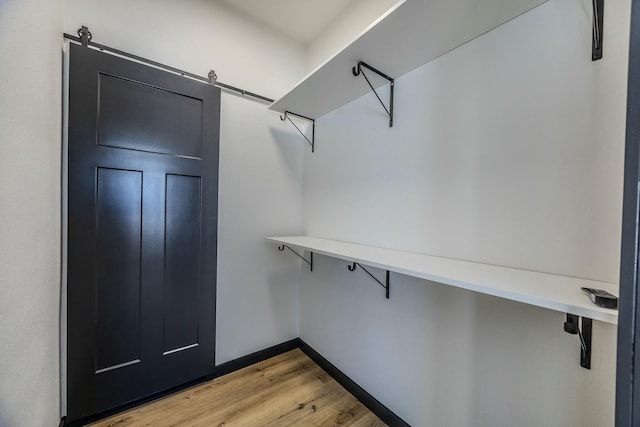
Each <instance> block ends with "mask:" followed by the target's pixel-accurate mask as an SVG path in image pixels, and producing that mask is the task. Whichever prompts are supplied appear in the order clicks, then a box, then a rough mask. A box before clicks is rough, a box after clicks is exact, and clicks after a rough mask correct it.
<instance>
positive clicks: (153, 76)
mask: <svg viewBox="0 0 640 427" xmlns="http://www.w3.org/2000/svg"><path fill="white" fill-rule="evenodd" d="M36 102H37V101H36ZM219 118H220V90H219V89H217V88H215V87H213V86H211V85H207V84H202V83H198V82H195V81H191V80H188V79H185V78H182V77H180V76H176V75H172V74H169V73H166V72H164V71H159V70H157V69H153V68H150V67H147V66H144V65H141V64H137V63H134V62H130V61H127V60H124V59H121V58H117V57H114V56H111V55H107V54H103V53H100V52H97V51H94V50H91V49H88V48H83V47H80V46H76V45H72V46H71V54H70V93H69V205H68V212H69V234H68V254H69V255H68V292H67V304H68V309H67V336H68V340H67V350H68V356H67V365H68V376H67V416H68V420H69V421H73V420H77V419H80V418H84V417H87V416H90V415H94V414H96V413H100V412H104V411H107V410H110V409H113V408H116V407H118V406H121V405H123V404H126V403H129V402H132V401H136V400H139V399H141V398H144V397H146V396H149V395H152V394H155V393H158V392H161V391H163V390H167V389H169V388H172V387H175V386H177V385H180V384H184V383H186V382H189V381H192V380H195V379H198V378H200V377H203V376H205V375H208V374H210V373H212V371H213V369H214V364H215V363H214V343H215V283H216V246H217V210H218V208H217V200H218V143H219Z"/></svg>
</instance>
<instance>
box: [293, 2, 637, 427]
mask: <svg viewBox="0 0 640 427" xmlns="http://www.w3.org/2000/svg"><path fill="white" fill-rule="evenodd" d="M629 3H630V2H629V1H628V0H611V1H608V2H607V5H606V11H605V33H604V39H605V46H604V59H603V60H601V61H599V62H596V63H592V62H591V2H590V1H587V0H580V1H564V0H551V1H549V2H548V3H546V4H544V5H542V6H540V7H538V8H536V9H534V10H533V11H531V12H529V13H527V14H525V15H523V16H521V17H519V18H516V19H514V20H512V21H510V22H508V23H507V24H505V25H503V26H501V27H499V28H497V29H496V30H494V31H491V32H489V33H487V34H485V35H483V36H481V37H479V38H477V39H475V40H473V41H472V42H470V43H468V44H466V45H464V46H462V47H460V48H459V49H456V50H454V51H452V52H450V53H448V54H446V55H444V56H442V57H440V58H438V59H437V60H435V61H433V62H431V63H429V64H427V65H425V66H423V67H420V68H418V69H417V70H414V71H412V72H411V73H408V74H407V75H405V76H402V77H401V78H398V79H397V80H396V85H395V89H396V98H395V117H394V127H393V128H391V129H389V128H388V127H387V125H388V122H387V120H386V118H385V114H384V111H383V110H382V108H381V107H380V105H379V104H378V101H377V100H376V99H375V97H374V96H373V94H367V95H365V96H364V97H362V98H360V99H358V100H356V101H354V102H352V103H350V104H348V105H347V106H345V107H343V108H340V109H338V110H336V111H334V112H332V113H330V114H328V115H326V116H324V117H323V118H321V119H319V120H318V121H317V123H316V153H315V154H308V153H305V159H304V161H305V164H304V227H305V231H306V233H307V234H309V235H312V236H318V237H326V238H333V239H339V240H345V241H353V242H358V243H364V244H370V245H374V246H382V247H389V248H396V249H404V250H408V251H415V252H421V253H427V254H434V255H440V256H446V257H452V258H459V259H465V260H473V261H480V262H485V263H491V264H498V265H506V266H512V267H518V268H524V269H531V270H536V271H545V272H551V273H557V274H566V275H571V276H576V277H586V278H591V279H599V280H606V281H611V282H617V280H618V263H619V245H620V221H621V199H622V169H623V147H624V125H625V107H626V105H625V100H626V69H627V57H626V55H627V49H628V32H629ZM370 61H371V62H372V64H374V65H375V61H374V60H373V59H371V60H370ZM382 99H386V97H385V96H383V97H382ZM316 265H317V267H316V266H314V272H313V273H308V272H306V270H305V269H303V270H302V271H303V279H302V281H303V284H302V288H301V305H300V312H301V320H300V330H301V337H302V338H303V339H304V340H305V341H307V342H308V343H309V344H310V345H311V346H313V347H314V348H315V349H316V350H318V351H319V352H320V353H321V354H323V355H324V356H325V357H327V358H328V359H329V360H331V361H332V362H333V363H335V364H336V365H337V366H338V368H340V369H342V370H343V371H344V372H345V373H346V374H347V375H349V376H350V377H351V378H353V379H354V380H355V381H356V382H358V383H359V384H361V385H362V386H363V387H364V388H365V389H367V390H368V391H369V392H371V393H372V394H373V395H374V396H376V397H377V398H379V399H380V400H381V401H382V402H383V403H385V404H386V405H388V406H389V407H390V408H391V409H392V410H394V411H396V413H398V414H399V415H400V416H401V417H403V418H404V419H405V420H407V421H408V422H409V423H411V424H412V425H437V426H471V425H473V426H512V425H518V426H542V425H544V426H594V427H601V426H607V425H613V414H614V384H615V333H616V330H615V327H613V326H611V325H605V324H601V323H599V322H596V324H595V326H594V328H595V332H594V351H595V353H594V356H593V368H592V370H590V371H587V370H584V369H582V368H580V366H579V363H578V362H579V357H578V355H579V344H578V340H577V338H576V337H575V336H571V335H568V334H565V333H564V332H563V330H562V322H563V320H564V316H563V314H562V313H556V312H552V311H548V310H544V309H539V308H534V307H529V306H526V305H522V304H519V303H515V302H508V301H503V300H500V299H497V298H492V297H487V296H480V295H477V294H474V293H471V292H467V291H463V290H458V289H450V288H447V287H444V286H442V285H438V284H434V283H430V282H425V281H420V280H415V279H410V278H407V277H404V276H401V275H392V277H391V282H392V290H391V293H392V296H391V300H390V301H387V300H385V299H384V294H383V292H382V291H381V289H380V288H379V286H378V285H377V284H375V283H374V282H372V281H371V279H369V278H368V277H367V276H366V274H363V273H362V272H355V273H350V272H348V271H347V269H346V264H345V263H344V262H340V261H336V260H333V259H329V258H324V257H317V262H316ZM376 273H377V274H379V275H380V276H381V275H382V272H376Z"/></svg>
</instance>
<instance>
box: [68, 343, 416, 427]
mask: <svg viewBox="0 0 640 427" xmlns="http://www.w3.org/2000/svg"><path fill="white" fill-rule="evenodd" d="M295 348H300V350H302V351H303V352H304V353H305V354H306V355H307V356H308V357H309V358H310V359H311V360H313V361H314V362H315V363H316V364H317V365H318V366H320V367H321V368H322V369H323V370H324V371H326V372H327V374H329V375H330V376H331V377H332V378H333V379H335V380H336V381H337V382H338V383H339V384H340V385H341V386H342V387H344V388H345V389H346V390H347V391H348V392H349V393H351V394H352V395H353V396H354V397H355V398H356V399H358V400H359V401H360V402H362V404H363V405H364V406H366V407H367V408H368V409H369V410H370V411H371V412H373V413H374V414H376V415H377V416H378V418H380V419H381V420H382V421H384V422H385V423H387V424H388V425H389V426H391V427H396V426H398V427H410V426H409V424H407V423H406V422H405V421H404V420H403V419H402V418H400V417H399V416H397V415H396V414H395V413H394V412H393V411H391V410H390V409H389V408H387V407H386V406H384V405H383V404H382V403H381V402H380V401H378V400H377V399H376V398H375V397H373V396H372V395H370V394H369V393H367V391H366V390H365V389H363V388H362V387H360V386H359V385H358V384H357V383H356V382H355V381H353V380H352V379H351V378H349V377H348V376H347V375H345V374H344V373H343V372H342V371H341V370H340V369H338V368H336V367H335V366H334V365H333V364H332V363H331V362H329V361H328V360H327V359H325V358H324V357H323V356H321V355H320V353H318V352H317V351H315V350H314V349H313V348H312V347H311V346H310V345H309V344H307V343H305V342H304V341H303V340H302V339H300V338H294V339H292V340H289V341H285V342H283V343H281V344H277V345H274V346H272V347H269V348H265V349H263V350H260V351H256V352H255V353H251V354H248V355H246V356H242V357H239V358H237V359H233V360H230V361H228V362H225V363H222V364H220V365H217V366H216V367H215V370H214V372H213V374H211V375H208V376H205V377H201V378H198V379H197V380H195V381H191V382H189V383H186V384H182V385H180V386H178V387H174V388H171V389H169V390H165V391H163V392H160V393H156V394H154V395H151V396H148V397H146V398H143V399H140V400H136V401H134V402H130V403H127V404H125V405H122V406H119V407H117V408H114V409H112V410H109V411H106V412H102V413H100V414H96V415H93V416H90V417H86V418H83V419H80V420H76V421H72V422H67V417H62V419H61V420H60V425H59V427H80V426H84V425H85V424H88V423H91V422H94V421H98V420H100V419H103V418H107V417H110V416H112V415H115V414H117V413H120V412H124V411H128V410H130V409H132V408H135V407H136V406H140V405H143V404H145V403H149V402H152V401H154V400H157V399H162V398H163V397H167V396H169V395H171V394H174V393H177V392H179V391H182V390H185V389H187V388H189V387H193V386H196V385H198V384H201V383H203V382H206V381H210V380H212V379H215V378H218V377H221V376H223V375H227V374H230V373H232V372H235V371H238V370H240V369H243V368H246V367H247V366H251V365H253V364H255V363H259V362H262V361H263V360H267V359H269V358H271V357H274V356H278V355H280V354H283V353H286V352H288V351H291V350H293V349H295Z"/></svg>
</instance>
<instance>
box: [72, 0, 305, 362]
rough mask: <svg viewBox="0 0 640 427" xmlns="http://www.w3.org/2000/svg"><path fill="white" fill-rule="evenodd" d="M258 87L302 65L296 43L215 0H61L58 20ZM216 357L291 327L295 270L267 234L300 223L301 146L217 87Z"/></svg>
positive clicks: (276, 85)
mask: <svg viewBox="0 0 640 427" xmlns="http://www.w3.org/2000/svg"><path fill="white" fill-rule="evenodd" d="M81 25H86V26H88V27H89V29H90V30H91V32H92V34H93V36H94V40H95V41H97V42H99V43H103V44H106V45H109V46H113V47H116V48H118V49H121V50H124V51H127V52H130V53H134V54H137V55H140V56H143V57H146V58H150V59H154V60H156V61H159V62H162V63H166V64H169V65H172V66H174V67H178V68H182V69H185V70H187V71H191V72H194V73H196V74H200V75H206V74H207V72H208V70H209V69H210V68H214V69H215V70H216V72H217V74H218V79H219V81H221V82H223V83H227V84H231V85H234V86H238V87H240V88H243V89H246V90H249V91H252V92H256V93H259V94H261V95H265V96H276V95H277V94H279V93H281V92H284V91H286V90H287V89H288V88H289V87H290V86H291V85H292V84H293V83H294V82H295V81H296V80H297V79H299V78H300V75H302V74H303V73H304V67H305V62H304V60H305V57H304V49H303V47H302V46H300V45H298V44H296V43H294V42H292V41H290V40H288V39H286V38H284V37H283V36H281V35H278V34H276V33H275V32H270V31H269V30H267V29H265V28H262V27H260V26H258V25H255V24H253V23H251V22H249V21H247V20H245V19H244V18H242V17H240V16H239V15H237V14H236V13H235V12H233V11H232V10H231V9H228V8H227V7H226V6H224V5H221V4H219V3H217V2H212V1H207V0H192V1H188V2H175V1H169V0H146V1H136V2H130V1H125V0H118V1H108V2H106V1H98V0H94V1H87V0H67V1H66V11H65V21H64V28H65V32H67V33H75V30H76V29H77V28H79V27H80V26H81ZM220 135H221V138H220V188H219V225H218V232H219V237H218V251H219V253H218V256H219V262H218V283H217V287H218V301H217V337H216V338H217V342H216V352H217V353H216V363H217V364H220V363H223V362H226V361H228V360H231V359H234V358H237V357H240V356H244V355H246V354H248V353H251V352H254V351H257V350H261V349H263V348H265V347H269V346H272V345H275V344H279V343H281V342H283V341H286V340H289V339H292V338H295V337H297V336H298V289H299V276H298V275H297V274H296V273H292V272H291V269H290V268H287V266H289V267H290V263H291V260H289V259H286V258H285V257H277V256H276V253H278V251H277V250H276V248H275V247H273V246H269V245H266V244H265V243H264V237H265V236H267V235H274V234H281V233H291V232H294V231H297V230H299V229H300V227H301V215H302V213H301V212H302V207H301V206H302V204H301V200H302V193H301V191H302V186H301V181H302V179H301V178H302V150H303V148H304V147H303V146H302V144H301V143H300V141H299V140H298V138H297V134H295V130H292V127H291V126H288V125H287V123H284V122H281V121H280V119H279V118H278V115H276V114H274V113H271V112H269V111H268V110H267V107H266V105H265V104H264V103H259V102H255V101H252V100H250V99H242V98H241V97H239V96H236V95H234V94H229V93H225V92H223V96H222V108H221V130H220Z"/></svg>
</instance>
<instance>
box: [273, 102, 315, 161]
mask: <svg viewBox="0 0 640 427" xmlns="http://www.w3.org/2000/svg"><path fill="white" fill-rule="evenodd" d="M289 115H292V116H296V117H298V118H301V119H304V120H308V121H310V122H311V139H309V138H307V135H305V134H304V132H302V131H301V130H300V128H299V127H298V126H296V124H295V123H294V122H293V120H291V117H289ZM287 119H289V121H290V122H291V124H292V125H293V127H295V128H296V129H297V130H298V132H300V135H302V136H303V138H304V139H306V140H307V142H308V143H309V144H310V145H311V152H312V153H313V152H314V151H315V138H316V121H315V120H314V119H311V118H309V117H305V116H301V115H300V114H296V113H292V112H291V111H285V112H284V114H281V115H280V120H282V121H283V122H284V121H285V120H287Z"/></svg>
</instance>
